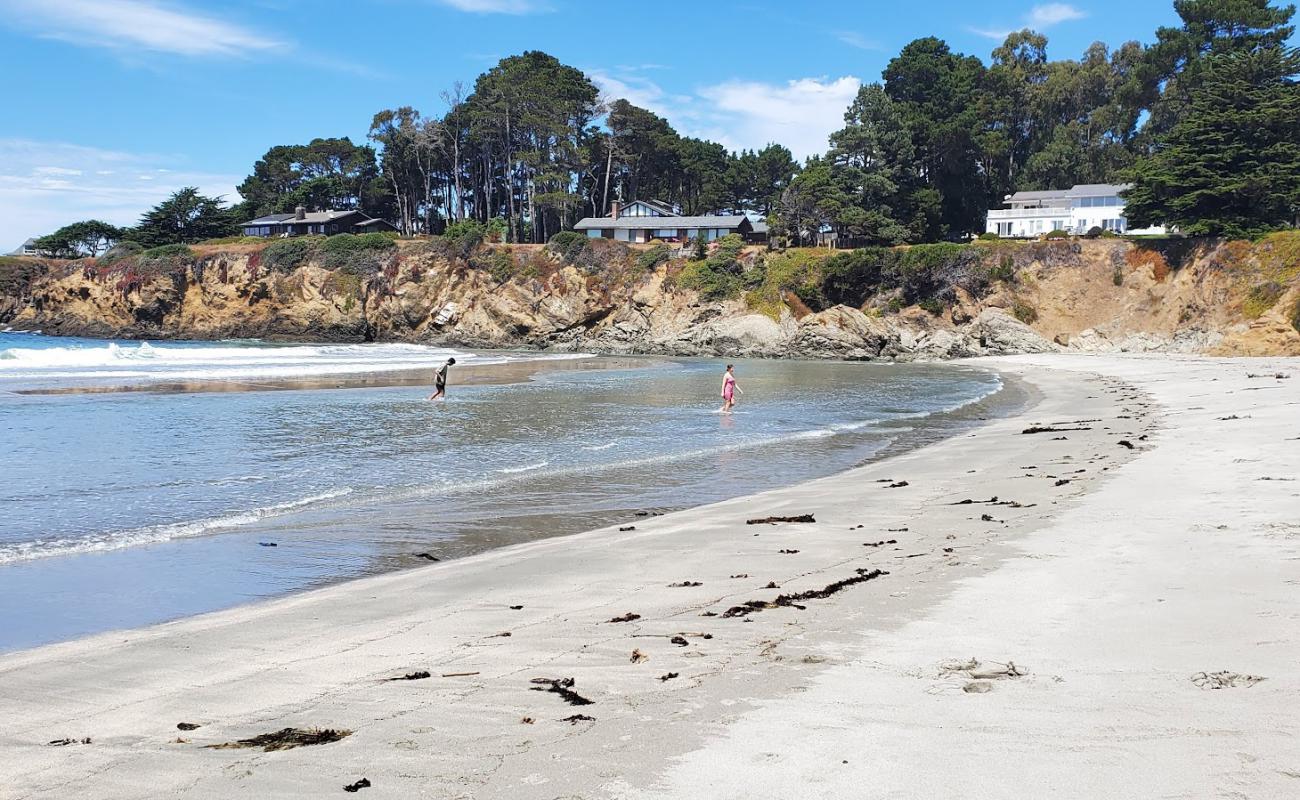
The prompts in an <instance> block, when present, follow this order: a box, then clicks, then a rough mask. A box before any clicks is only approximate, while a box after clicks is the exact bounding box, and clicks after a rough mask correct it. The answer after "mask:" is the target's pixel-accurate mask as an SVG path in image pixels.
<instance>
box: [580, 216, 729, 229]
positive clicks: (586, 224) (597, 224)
mask: <svg viewBox="0 0 1300 800" xmlns="http://www.w3.org/2000/svg"><path fill="white" fill-rule="evenodd" d="M747 222H749V219H748V218H747V217H746V216H745V215H744V214H737V215H735V216H730V217H619V218H618V219H613V218H611V217H586V218H584V219H581V220H578V224H577V225H574V226H573V228H574V230H579V231H585V230H591V229H593V228H594V229H596V230H601V229H604V228H622V229H626V230H647V229H659V228H663V229H664V230H668V229H669V228H739V227H740V226H741V225H742V224H744V223H747Z"/></svg>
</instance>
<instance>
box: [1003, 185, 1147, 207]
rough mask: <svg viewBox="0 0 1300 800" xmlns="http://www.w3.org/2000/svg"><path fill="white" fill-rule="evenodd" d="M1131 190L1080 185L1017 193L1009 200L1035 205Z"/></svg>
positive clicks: (1119, 187) (1103, 195)
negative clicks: (1045, 201)
mask: <svg viewBox="0 0 1300 800" xmlns="http://www.w3.org/2000/svg"><path fill="white" fill-rule="evenodd" d="M1129 188H1132V184H1128V183H1080V184H1076V185H1074V186H1071V187H1070V188H1069V189H1047V190H1044V191H1036V192H1016V193H1015V194H1013V195H1011V197H1009V198H1007V202H1008V203H1033V202H1042V201H1044V200H1069V199H1071V198H1074V197H1110V196H1111V195H1116V194H1119V193H1120V192H1123V191H1125V190H1127V189H1129Z"/></svg>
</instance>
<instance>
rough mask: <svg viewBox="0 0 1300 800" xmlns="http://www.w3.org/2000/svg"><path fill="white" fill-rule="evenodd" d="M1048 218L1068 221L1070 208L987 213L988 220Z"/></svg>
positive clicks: (1059, 207)
mask: <svg viewBox="0 0 1300 800" xmlns="http://www.w3.org/2000/svg"><path fill="white" fill-rule="evenodd" d="M1049 217H1050V218H1053V219H1069V218H1070V208H1069V207H1068V206H1064V207H1063V206H1055V207H1047V208H995V209H993V210H991V211H989V219H990V220H1008V219H1036V218H1049Z"/></svg>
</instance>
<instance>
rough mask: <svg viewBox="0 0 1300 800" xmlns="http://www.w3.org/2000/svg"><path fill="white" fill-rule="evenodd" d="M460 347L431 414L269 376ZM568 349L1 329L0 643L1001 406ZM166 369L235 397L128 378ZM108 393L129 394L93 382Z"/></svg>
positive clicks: (405, 361)
mask: <svg viewBox="0 0 1300 800" xmlns="http://www.w3.org/2000/svg"><path fill="white" fill-rule="evenodd" d="M450 354H454V355H456V358H457V361H458V367H455V368H453V371H452V380H451V388H450V393H449V397H448V399H447V400H446V401H444V402H436V403H430V402H428V401H426V400H425V397H426V396H427V395H428V393H429V389H428V387H427V386H411V385H390V386H385V385H367V386H365V387H361V388H305V389H304V388H291V389H284V388H279V389H276V390H272V387H274V386H276V385H277V384H276V383H275V382H276V381H280V380H283V379H289V378H292V379H303V378H311V377H322V376H331V375H334V376H337V375H357V374H362V373H364V374H367V375H371V374H373V375H378V376H380V377H381V378H382V376H383V375H385V374H393V375H396V374H399V373H400V374H409V372H408V371H409V370H411V369H413V368H421V369H427V370H432V369H433V368H434V367H436V366H437V365H438V364H439V363H441V361H442V360H443V359H444V358H446V357H447V356H448V355H450ZM570 358H571V357H570ZM530 359H535V360H536V361H535V366H536V368H537V371H536V372H535V373H534V374H533V375H532V377H531V378H529V379H527V380H524V381H522V382H514V383H498V384H477V385H458V384H457V382H456V370H457V369H459V368H460V366H461V365H485V366H489V367H491V365H494V364H500V365H512V366H513V367H514V368H515V370H516V372H517V370H518V367H519V365H520V363H521V362H525V361H528V360H530ZM581 363H582V364H583V366H587V367H590V368H584V369H574V368H572V367H573V366H574V365H575V362H573V361H568V362H565V363H564V366H566V367H568V368H566V369H555V368H554V367H556V366H557V365H559V362H557V361H554V360H550V359H549V357H546V356H542V355H540V354H519V353H492V352H479V353H469V352H457V351H451V350H445V349H436V348H431V347H423V346H419V345H393V344H380V345H292V346H269V345H263V344H260V343H256V342H224V343H188V342H169V343H151V344H142V343H137V342H104V341H97V340H73V339H55V338H51V337H44V336H39V335H34V334H14V333H0V437H2V440H3V452H2V453H0V472H3V474H4V480H3V481H0V649H14V648H21V647H28V646H33V645H36V644H41V643H45V642H51V641H58V640H63V639H68V638H72V637H75V636H79V635H83V634H87V633H94V632H99V631H104V630H111V629H117V628H125V627H135V626H139V625H143V624H150V623H154V622H159V621H163V620H168V619H174V618H177V617H181V616H186V615H190V614H195V613H202V612H205V611H211V610H215V609H219V608H224V607H228V606H231V605H236V604H239V603H243V602H249V601H252V600H257V599H261V598H266V597H273V596H277V595H282V594H285V593H289V592H293V591H298V590H302V589H305V588H309V587H313V586H319V585H323V584H326V583H330V582H333V581H338V580H343V579H348V578H353V577H358V576H362V575H367V574H373V573H377V572H382V571H386V570H392V569H401V568H407V567H414V566H418V565H423V564H426V563H427V562H426V561H424V560H422V559H420V558H419V557H418V556H417V554H418V553H431V554H433V555H435V556H437V557H439V558H443V559H447V558H456V557H461V556H465V555H469V554H472V553H474V552H479V551H482V550H485V549H488V548H492V547H499V546H503V545H508V544H512V543H516V542H523V541H529V540H532V539H536V538H540V537H545V536H554V535H559V534H564V533H573V532H577V531H581V530H587V529H591V528H593V527H597V526H601V525H606V524H612V523H614V522H624V521H629V520H632V519H635V518H636V516H635V515H636V514H637V512H644V511H649V512H651V513H654V512H660V511H668V510H673V509H678V508H684V507H689V506H695V505H700V504H703V503H708V502H713V501H717V500H721V499H725V498H728V497H734V496H738V495H742V494H749V493H752V492H755V491H760V490H763V489H768V488H773V487H776V486H781V485H786V484H789V483H793V482H796V481H800V480H805V479H809V478H813V477H819V476H822V475H827V474H830V473H833V472H836V471H839V470H842V469H846V468H848V467H851V466H854V465H856V464H860V463H862V462H864V461H866V460H869V459H871V458H873V457H879V456H881V455H882V454H885V453H888V452H891V451H894V450H897V449H899V448H904V447H911V446H916V445H917V444H921V443H924V442H926V441H932V440H935V439H938V438H941V437H943V436H947V435H951V434H952V433H953V432H954V431H957V430H961V429H963V428H964V427H965V426H968V425H970V424H971V422H972V420H974V419H976V418H978V417H980V416H984V415H987V414H989V413H994V411H996V409H995V408H994V406H996V405H997V404H998V403H999V402H1004V401H1005V394H1006V393H1005V392H1002V393H999V389H1001V388H1002V387H1001V383H1000V381H999V380H998V378H997V377H996V376H994V375H992V374H990V373H987V372H984V371H980V370H974V369H969V368H961V367H952V366H919V365H880V364H862V363H827V362H803V361H741V362H737V370H736V374H737V378H738V380H739V385H740V387H741V389H742V390H743V392H744V394H742V395H741V396H740V403H739V405H738V407H737V409H736V412H735V413H734V414H732V415H720V414H718V413H716V410H717V406H718V404H719V402H720V401H719V398H718V396H717V395H718V387H719V384H720V380H721V372H722V364H721V362H718V361H711V360H679V359H650V358H647V359H643V360H633V361H628V360H622V361H620V362H619V364H618V368H612V369H606V368H596V367H600V366H602V363H603V362H600V361H599V360H586V361H583V362H581ZM176 381H186V382H194V381H202V382H204V383H203V384H200V388H207V389H211V388H224V389H227V390H226V391H182V392H177V391H140V389H146V390H147V389H150V388H151V387H155V386H157V387H162V386H171V385H174V382H176ZM380 383H382V380H381V381H380ZM291 385H292V384H291ZM109 386H111V387H114V388H119V389H120V388H132V389H135V391H111V392H105V391H92V390H97V389H102V388H104V387H109ZM230 388H250V389H252V390H250V391H229V390H228V389H230ZM33 389H36V390H39V391H38V393H32V390H33ZM67 390H76V391H67ZM999 398H1002V399H1001V400H1000V399H999ZM271 545H274V546H271Z"/></svg>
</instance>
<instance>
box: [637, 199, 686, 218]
mask: <svg viewBox="0 0 1300 800" xmlns="http://www.w3.org/2000/svg"><path fill="white" fill-rule="evenodd" d="M633 203H642V204H644V205H647V206H650V207H651V208H653V209H654V210H655V211H658V212H659V213H660V214H663V215H664V216H665V217H671V216H675V215H676V214H677V212H676V211H674V210H673V207H672V206H670V205H668V204H667V203H665V202H663V201H662V200H633V201H632V202H631V203H628V205H632V204H633Z"/></svg>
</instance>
